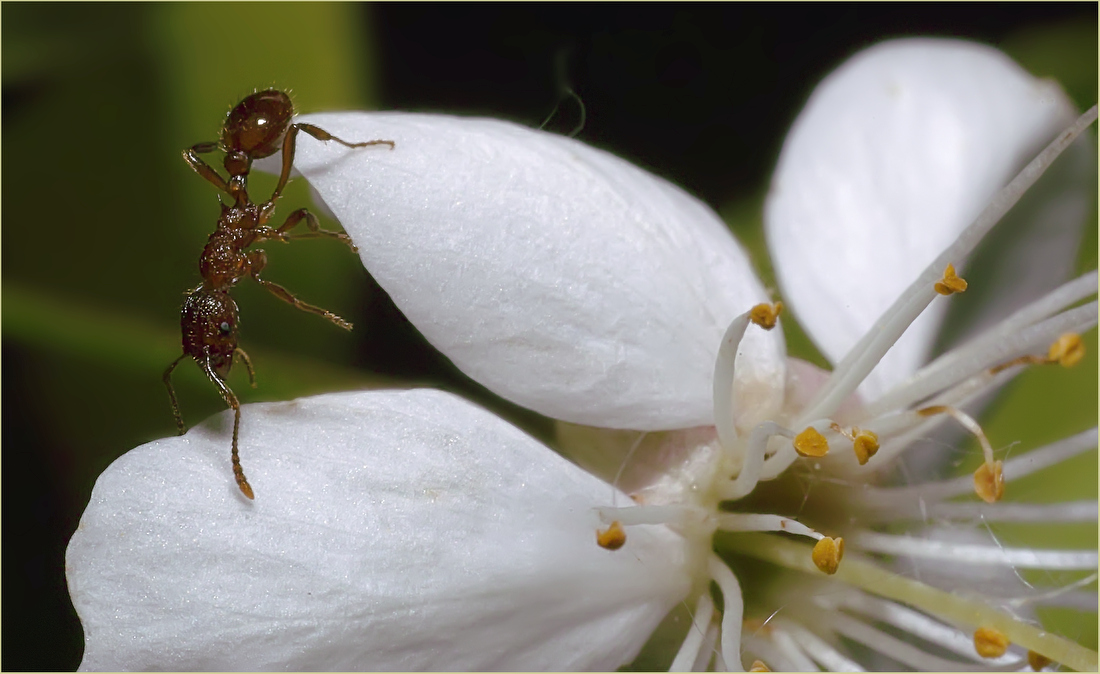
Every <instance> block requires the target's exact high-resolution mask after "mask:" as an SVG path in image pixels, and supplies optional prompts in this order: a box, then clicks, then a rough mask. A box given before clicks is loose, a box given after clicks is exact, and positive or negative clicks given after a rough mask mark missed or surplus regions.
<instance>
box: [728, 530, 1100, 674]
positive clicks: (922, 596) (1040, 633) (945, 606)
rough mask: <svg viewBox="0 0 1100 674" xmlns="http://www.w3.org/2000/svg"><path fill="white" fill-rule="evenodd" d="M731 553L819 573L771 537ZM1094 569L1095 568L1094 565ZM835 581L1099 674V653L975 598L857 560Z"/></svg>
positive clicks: (732, 542) (789, 543)
mask: <svg viewBox="0 0 1100 674" xmlns="http://www.w3.org/2000/svg"><path fill="white" fill-rule="evenodd" d="M723 546H724V548H726V549H728V550H729V551H730V552H734V553H737V554H743V555H747V556H749V557H754V558H756V559H762V560H764V561H768V562H771V563H773V564H778V565H780V566H784V567H786V568H789V569H795V570H798V571H803V572H805V573H809V574H812V575H818V574H820V572H819V571H818V570H817V567H816V566H814V565H813V562H812V561H811V560H810V556H809V555H808V554H807V552H808V550H807V547H808V546H807V545H806V544H805V543H800V542H798V541H794V540H787V539H784V538H783V537H781V536H775V535H773V534H740V535H738V536H730V537H728V539H724V540H723ZM1093 568H1095V563H1094V566H1093ZM833 578H835V579H837V580H840V581H842V582H845V583H847V584H849V585H851V586H853V587H858V588H862V589H864V590H866V591H867V592H870V593H872V594H876V595H878V596H880V597H886V598H887V599H893V600H895V601H899V602H902V603H904V604H908V605H910V606H912V607H914V608H917V609H920V610H921V611H924V612H926V613H929V614H931V615H934V616H936V617H938V618H940V619H941V620H943V621H945V622H949V623H953V624H960V625H971V626H973V627H978V626H979V625H989V626H991V627H996V628H997V629H999V630H1001V631H1002V632H1004V633H1005V634H1006V635H1007V636H1008V638H1009V639H1010V640H1011V641H1012V643H1014V644H1018V645H1019V646H1021V647H1023V648H1027V649H1030V650H1033V651H1035V652H1036V653H1041V654H1042V655H1044V656H1046V657H1048V658H1050V659H1051V660H1053V661H1055V662H1060V663H1062V664H1063V665H1065V666H1067V667H1070V668H1072V669H1076V670H1078V671H1082V672H1088V671H1096V670H1097V667H1098V665H1100V658H1098V657H1097V653H1096V651H1093V650H1090V649H1088V648H1085V647H1084V646H1082V645H1080V644H1078V643H1075V642H1073V641H1070V640H1069V639H1066V638H1064V637H1060V636H1058V635H1056V634H1052V633H1050V632H1047V631H1046V630H1044V629H1042V628H1040V627H1038V626H1036V625H1029V624H1028V623H1025V622H1022V621H1020V620H1018V619H1016V618H1015V617H1013V616H1011V615H1009V614H1007V613H1003V612H1001V611H999V610H997V609H995V608H993V607H991V606H989V605H988V604H986V603H984V602H982V601H980V600H978V599H976V598H973V597H967V596H963V595H961V594H956V593H952V592H946V591H944V590H939V589H936V588H934V587H931V586H929V585H925V584H924V583H921V582H919V581H916V580H913V579H911V578H906V577H904V576H901V575H899V574H897V573H896V572H894V571H888V570H886V569H883V568H881V567H880V566H878V565H877V564H873V563H871V562H869V561H865V560H862V559H859V558H854V559H852V558H849V559H846V560H845V561H844V564H842V565H841V567H840V569H838V570H837V573H836V575H835V576H833Z"/></svg>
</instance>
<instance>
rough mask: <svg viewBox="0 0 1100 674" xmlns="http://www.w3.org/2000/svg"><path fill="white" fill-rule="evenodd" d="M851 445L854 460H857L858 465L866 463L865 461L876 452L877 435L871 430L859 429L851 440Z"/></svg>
mask: <svg viewBox="0 0 1100 674" xmlns="http://www.w3.org/2000/svg"><path fill="white" fill-rule="evenodd" d="M852 446H853V447H854V448H855V450H856V460H857V461H859V465H861V466H863V465H866V463H867V461H868V460H870V458H871V457H872V456H874V455H875V454H876V453H877V452H878V436H877V435H875V434H874V433H872V432H871V431H860V432H859V433H858V434H857V435H856V437H855V440H853V441H852Z"/></svg>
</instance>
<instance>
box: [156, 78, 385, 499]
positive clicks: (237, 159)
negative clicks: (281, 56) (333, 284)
mask: <svg viewBox="0 0 1100 674" xmlns="http://www.w3.org/2000/svg"><path fill="white" fill-rule="evenodd" d="M293 117H294V106H293V104H292V103H291V101H290V97H289V96H287V95H286V94H285V93H283V92H281V91H276V90H274V89H268V90H266V91H260V92H256V93H254V94H252V95H251V96H248V97H247V98H245V99H244V100H243V101H241V102H240V103H238V104H237V105H236V107H234V108H233V109H232V110H231V111H230V112H229V114H228V115H226V118H225V124H224V125H223V126H222V131H221V139H220V140H219V141H216V142H208V143H198V144H196V145H193V146H191V148H190V149H188V150H184V152H183V159H184V161H186V162H187V165H188V166H190V167H191V168H192V169H194V171H195V173H198V174H199V175H200V176H202V177H203V178H205V179H206V180H207V181H208V182H210V183H211V184H212V185H214V187H217V188H218V189H219V190H221V191H222V192H225V193H226V194H228V195H229V196H230V197H232V198H233V202H232V203H231V204H229V205H227V204H225V203H224V202H222V203H221V216H220V217H219V218H218V226H217V229H215V230H214V233H213V234H211V235H210V238H209V240H207V242H206V247H205V248H203V250H202V256H201V257H199V271H200V272H201V273H202V279H203V281H202V284H200V285H199V286H198V287H197V288H195V289H194V290H192V291H190V292H188V293H187V298H186V299H185V300H184V303H183V311H182V312H180V325H181V327H182V329H183V355H181V356H180V357H179V358H177V359H176V360H174V361H172V364H171V365H169V366H168V369H167V370H165V371H164V385H165V386H167V387H168V397H169V399H170V400H171V402H172V413H173V414H174V415H175V417H176V426H177V427H178V428H179V432H180V435H183V433H184V432H186V430H187V429H186V427H185V426H184V424H183V417H182V416H181V415H180V409H179V403H177V402H176V392H175V391H174V390H173V389H172V379H171V377H172V370H174V369H175V368H176V365H177V364H178V363H179V362H180V361H181V360H183V359H184V358H185V357H187V356H191V357H192V358H194V359H195V362H196V363H198V365H199V367H200V368H202V371H203V372H205V373H206V376H207V377H208V378H209V379H210V381H211V382H213V383H214V386H216V387H217V388H218V392H220V393H221V396H222V398H223V399H224V400H225V403H226V404H227V405H229V407H231V408H233V413H234V416H233V455H232V456H233V475H234V477H235V478H236V479H237V486H238V487H240V489H241V492H242V493H244V495H245V496H247V497H248V498H250V499H251V498H254V495H253V493H252V486H251V485H249V484H248V480H247V479H245V476H244V471H243V470H242V469H241V461H240V457H239V456H238V452H237V434H238V430H239V429H240V425H241V405H240V403H239V402H238V401H237V396H236V395H234V394H233V391H232V390H231V389H230V388H229V386H227V385H226V383H225V378H226V376H228V375H229V369H230V367H232V365H233V359H234V357H238V356H239V357H240V359H241V360H242V361H244V365H245V367H246V368H247V369H248V379H249V382H250V383H251V384H252V386H253V387H255V386H256V377H255V373H254V372H253V370H252V362H251V361H250V360H249V358H248V354H246V353H245V352H244V350H243V349H241V348H240V347H238V346H237V317H238V310H237V303H236V302H234V301H233V298H232V297H230V295H229V291H230V290H231V289H232V288H233V286H234V285H236V283H237V281H239V280H241V279H242V278H244V277H245V276H251V277H252V278H253V279H255V280H256V282H257V283H259V284H260V285H262V286H263V287H265V288H267V289H268V290H270V291H271V292H272V294H274V295H275V296H276V297H278V298H279V299H282V300H284V301H286V302H288V303H290V304H292V305H294V306H295V307H297V308H299V309H301V310H302V311H308V312H310V313H313V314H317V315H319V316H324V317H325V318H327V319H328V320H330V321H332V322H333V323H335V324H336V325H338V326H340V327H341V328H344V329H345V330H351V323H348V322H347V321H345V320H344V319H342V318H340V317H339V316H337V315H336V314H334V313H332V312H330V311H325V310H324V309H321V308H320V307H315V306H313V305H312V304H306V303H305V302H303V301H301V300H299V299H298V298H297V297H295V296H294V295H292V294H291V293H290V292H288V291H287V290H286V289H285V288H283V287H282V286H279V285H276V284H274V283H272V282H271V281H267V280H264V279H262V278H260V272H261V271H263V268H264V266H266V265H267V255H266V254H265V253H264V251H263V250H260V249H252V250H247V249H248V248H249V247H250V246H252V245H254V244H258V243H261V242H263V241H267V240H272V239H273V240H277V241H282V242H288V241H290V239H291V238H307V237H319V236H325V237H330V238H333V239H337V240H339V241H342V242H344V243H345V244H347V246H348V247H349V248H351V250H352V252H356V251H357V249H356V247H355V245H354V244H353V243H352V241H351V238H350V237H348V235H347V234H345V233H343V232H331V231H328V230H325V229H321V227H320V225H319V224H318V222H317V217H316V216H314V215H313V214H312V213H310V212H309V211H308V210H306V209H304V208H300V209H298V210H296V211H294V212H293V213H291V214H290V216H289V217H287V219H286V221H285V222H284V223H283V224H282V226H280V227H279V228H278V229H276V228H273V227H270V226H268V224H267V222H268V220H270V219H271V216H272V214H273V213H274V211H275V202H276V201H277V200H278V199H279V197H280V196H281V195H282V192H283V188H284V187H286V183H287V180H289V179H290V169H291V165H292V163H293V161H294V144H295V140H296V139H297V137H298V132H299V131H305V132H306V133H308V134H309V135H311V136H313V137H314V138H316V139H317V140H320V141H330V140H334V141H336V142H337V143H340V144H341V145H344V146H346V147H350V148H356V147H366V146H368V145H389V146H390V149H393V141H389V140H370V141H366V142H363V143H349V142H347V141H345V140H341V139H340V138H337V137H335V136H333V135H332V134H330V133H328V132H327V131H324V130H323V129H319V128H317V127H316V126H313V125H312V124H302V123H292V121H291V120H292V119H293ZM219 149H220V150H222V151H223V152H225V162H224V164H225V170H226V171H227V172H228V173H229V180H226V179H224V178H222V177H221V175H220V174H219V173H218V172H217V171H216V170H214V168H213V167H211V166H210V165H209V164H207V163H206V162H204V161H203V160H202V159H200V158H199V155H200V154H204V153H207V152H214V151H215V150H219ZM280 149H282V152H283V167H282V172H281V173H280V174H279V182H278V184H276V186H275V191H274V192H272V193H271V197H270V198H269V199H268V200H267V201H265V202H263V203H262V204H254V203H252V200H251V199H250V198H249V196H248V189H247V188H248V172H249V170H251V168H252V161H253V160H254V159H262V158H263V157H269V156H271V155H273V154H275V153H276V152H277V151H279V150H280ZM219 201H221V199H220V197H219ZM303 220H304V221H305V223H306V226H307V227H308V228H309V232H308V233H303V234H299V235H296V236H294V237H291V236H289V235H288V234H287V232H289V231H290V230H291V229H293V228H294V227H295V226H296V225H297V224H298V223H300V222H302V221H303Z"/></svg>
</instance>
